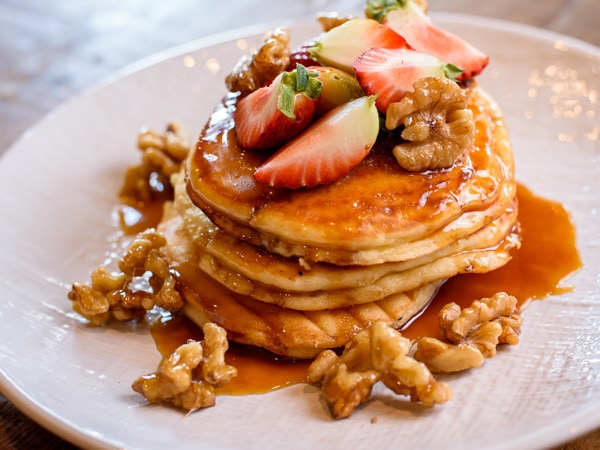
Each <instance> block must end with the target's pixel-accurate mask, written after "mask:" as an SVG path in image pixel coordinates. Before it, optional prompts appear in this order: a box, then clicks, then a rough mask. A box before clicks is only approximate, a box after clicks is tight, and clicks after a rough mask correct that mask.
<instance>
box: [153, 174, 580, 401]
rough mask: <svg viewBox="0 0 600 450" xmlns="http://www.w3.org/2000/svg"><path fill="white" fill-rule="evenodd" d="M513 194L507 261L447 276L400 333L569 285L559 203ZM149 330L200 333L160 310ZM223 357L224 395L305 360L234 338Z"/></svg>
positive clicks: (176, 341)
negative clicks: (458, 310) (486, 301)
mask: <svg viewBox="0 0 600 450" xmlns="http://www.w3.org/2000/svg"><path fill="white" fill-rule="evenodd" d="M517 195H518V199H519V220H520V223H521V231H522V245H521V248H520V249H519V250H516V251H514V252H513V254H512V259H511V261H510V262H509V263H508V264H506V265H505V266H504V267H502V268H500V269H497V270H495V271H492V272H488V273H485V274H463V275H458V276H456V277H453V278H451V279H450V280H448V281H447V282H446V283H445V284H444V285H443V286H442V288H441V289H440V291H439V292H438V294H437V295H436V297H435V298H434V299H433V301H432V302H431V304H430V305H429V306H428V307H427V309H426V310H425V311H424V312H423V313H422V314H421V315H420V316H419V317H417V318H416V319H415V320H413V321H412V322H411V323H410V324H409V325H408V326H407V327H405V329H403V330H402V334H403V335H404V336H406V337H408V338H410V339H414V338H417V337H419V336H432V337H437V338H440V339H441V338H442V336H441V334H440V331H439V328H438V312H439V310H440V309H441V308H442V307H443V306H444V305H445V304H446V303H449V302H456V303H458V304H459V305H460V306H461V307H463V308H464V307H467V306H469V305H470V304H471V303H472V302H473V301H474V300H477V299H480V298H484V297H490V296H492V295H493V294H495V293H496V292H500V291H504V292H507V293H509V294H512V295H514V296H515V297H517V299H518V301H519V305H520V308H521V311H522V310H523V309H524V308H525V307H526V306H527V304H528V303H529V302H530V301H532V300H536V299H543V298H545V297H547V296H548V295H556V294H560V293H562V292H566V291H568V290H571V289H572V288H571V287H568V286H567V287H565V286H562V285H561V282H562V281H563V280H564V278H565V277H566V276H568V275H569V274H570V273H572V272H573V271H575V270H577V269H578V268H580V267H581V259H580V257H579V252H578V251H577V248H576V245H575V229H574V228H573V224H572V223H571V220H570V217H569V214H568V212H567V211H566V210H565V209H564V207H563V206H562V205H561V204H560V203H557V202H554V201H551V200H547V199H544V198H541V197H539V196H536V195H535V194H533V193H532V192H531V191H530V190H529V189H527V188H526V187H525V186H523V185H519V188H518V193H517ZM525 326H526V324H525ZM151 333H152V336H153V338H154V340H155V342H156V346H157V349H158V350H159V351H160V353H161V354H163V355H166V354H169V353H171V352H172V351H173V350H175V348H177V346H179V345H181V344H183V343H185V342H186V341H187V340H188V339H197V340H199V339H202V332H201V330H200V329H199V328H198V327H197V326H196V325H195V324H193V323H192V322H191V321H190V320H188V319H187V318H185V317H183V316H179V315H164V316H162V317H161V318H160V319H159V320H157V321H156V322H154V324H153V325H152V327H151ZM226 362H227V363H228V364H231V365H233V366H235V367H236V368H237V369H238V376H237V377H236V378H234V379H233V381H232V382H231V383H229V384H228V385H227V386H224V387H223V388H221V389H220V390H219V391H218V392H219V393H221V394H228V395H244V394H257V393H264V392H268V391H271V390H275V389H279V388H282V387H285V386H289V385H292V384H298V383H302V382H305V381H306V377H307V376H306V374H307V369H308V366H309V364H310V361H294V360H288V359H285V358H281V357H276V356H274V355H272V354H270V353H268V352H266V351H263V350H259V349H253V348H248V347H245V346H239V345H237V344H231V345H230V349H229V351H228V352H227V354H226Z"/></svg>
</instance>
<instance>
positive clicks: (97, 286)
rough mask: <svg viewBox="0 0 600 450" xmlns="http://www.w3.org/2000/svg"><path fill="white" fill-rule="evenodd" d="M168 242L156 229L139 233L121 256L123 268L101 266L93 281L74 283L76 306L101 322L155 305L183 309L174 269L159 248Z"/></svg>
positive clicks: (141, 312) (141, 313)
mask: <svg viewBox="0 0 600 450" xmlns="http://www.w3.org/2000/svg"><path fill="white" fill-rule="evenodd" d="M165 244H166V240H165V237H164V236H163V235H162V234H160V233H159V232H158V231H156V230H154V229H148V230H145V231H144V232H142V233H140V234H138V236H136V238H135V239H134V240H133V242H132V243H131V244H130V245H129V247H128V248H127V250H126V252H125V253H124V254H123V256H122V257H121V258H120V259H119V269H120V272H114V273H112V272H110V271H109V270H108V269H107V268H106V267H105V266H100V267H98V268H96V269H95V270H94V271H92V273H91V276H90V281H91V284H90V285H86V284H80V283H73V286H72V288H71V291H69V294H68V297H69V300H71V301H72V302H73V304H72V306H73V310H75V311H76V312H77V313H79V314H81V315H82V316H84V317H85V318H86V319H88V320H89V321H90V323H92V324H93V325H101V324H103V323H104V322H106V321H107V320H108V319H109V317H110V316H111V314H112V315H113V316H114V317H115V318H116V319H117V320H130V319H134V318H139V317H143V316H144V315H145V314H146V311H149V310H150V309H152V308H153V307H154V306H155V305H156V306H159V307H161V308H163V309H166V310H167V311H179V310H180V309H182V308H183V305H184V301H183V299H182V298H181V295H180V294H179V292H177V290H176V289H175V284H176V280H175V273H174V271H173V270H172V269H171V268H169V266H168V264H167V261H166V260H165V258H164V256H163V255H162V253H161V252H160V248H161V247H162V246H164V245H165ZM142 284H147V286H141V285H142Z"/></svg>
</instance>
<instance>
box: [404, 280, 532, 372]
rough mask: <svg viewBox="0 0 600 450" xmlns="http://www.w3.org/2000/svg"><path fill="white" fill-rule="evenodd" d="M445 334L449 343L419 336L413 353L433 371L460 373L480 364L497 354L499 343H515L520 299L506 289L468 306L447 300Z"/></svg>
mask: <svg viewBox="0 0 600 450" xmlns="http://www.w3.org/2000/svg"><path fill="white" fill-rule="evenodd" d="M439 318H440V329H441V331H442V335H443V336H444V338H445V339H447V341H449V342H443V341H440V340H438V339H435V338H431V337H423V338H419V339H418V340H417V341H416V342H415V343H414V346H413V350H412V351H413V356H414V358H415V359H417V360H419V361H422V362H423V363H425V364H426V365H427V367H428V368H429V369H430V370H431V371H432V372H436V373H439V372H444V373H450V372H459V371H463V370H467V369H472V368H476V367H479V366H481V365H482V364H483V362H484V361H485V359H486V358H492V357H493V356H495V354H496V349H497V346H498V345H500V344H510V345H515V344H517V343H518V342H519V333H520V329H521V324H522V323H523V319H522V318H521V316H520V315H519V314H518V313H517V299H516V298H515V297H513V296H512V295H508V294H506V293H504V292H498V293H496V294H494V295H493V296H492V297H490V298H484V299H481V300H476V301H475V302H473V303H472V304H471V306H469V307H468V308H465V309H461V308H460V306H458V305H457V304H456V303H448V304H447V305H445V306H444V307H443V308H442V309H441V311H440V314H439Z"/></svg>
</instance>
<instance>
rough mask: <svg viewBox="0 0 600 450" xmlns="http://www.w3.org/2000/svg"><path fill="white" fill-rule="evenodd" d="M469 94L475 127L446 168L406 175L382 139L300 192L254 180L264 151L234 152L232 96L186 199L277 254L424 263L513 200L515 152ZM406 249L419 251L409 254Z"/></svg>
mask: <svg viewBox="0 0 600 450" xmlns="http://www.w3.org/2000/svg"><path fill="white" fill-rule="evenodd" d="M466 93H467V98H468V104H469V108H470V109H471V111H472V112H473V118H474V121H475V126H476V132H475V137H474V143H473V145H472V146H471V147H469V148H468V149H466V151H465V152H463V155H462V156H461V157H460V158H459V160H458V161H457V162H456V163H455V164H454V165H453V166H452V167H450V168H449V169H446V170H436V171H426V172H419V173H410V172H407V171H404V170H403V169H402V168H401V167H400V166H399V165H398V164H397V162H396V161H395V159H394V157H393V155H392V152H391V147H392V146H393V144H394V140H396V141H397V139H398V137H397V136H394V137H393V138H390V139H389V141H388V140H386V138H385V137H382V138H380V139H379V140H378V142H377V143H376V145H375V146H374V148H373V150H372V151H371V153H370V154H369V156H368V157H367V158H366V159H365V160H364V161H363V162H362V163H361V164H359V165H358V166H357V167H356V168H355V169H353V170H352V171H351V172H350V173H349V174H348V175H347V176H345V177H343V178H341V179H339V180H337V181H335V182H334V183H332V184H330V185H326V186H320V187H317V188H311V189H297V190H290V189H275V188H271V187H268V186H264V185H261V184H259V183H258V182H257V181H256V180H255V179H254V177H253V173H254V171H255V169H256V168H257V167H258V166H259V165H260V164H261V163H262V162H263V161H264V160H265V159H266V158H268V156H269V155H270V153H269V152H262V151H248V150H245V149H243V148H241V147H240V146H238V145H237V142H236V136H235V130H234V126H235V123H234V120H233V112H234V110H235V104H236V101H237V95H236V94H229V95H228V96H227V97H226V98H225V99H224V100H223V102H222V103H221V104H220V105H219V106H218V107H217V109H216V110H215V112H214V113H213V115H212V117H211V119H210V120H209V122H208V124H207V125H206V127H205V128H204V130H203V131H202V133H201V135H200V137H199V140H198V143H197V146H196V148H195V150H194V151H193V152H192V153H191V154H190V157H189V159H188V167H187V171H186V173H187V180H186V182H187V190H188V193H189V195H190V198H191V199H192V201H193V202H194V203H195V204H196V205H197V206H198V207H200V208H201V209H202V210H203V211H204V212H205V213H206V214H207V215H208V216H209V217H210V219H211V220H212V221H213V222H214V223H216V224H217V225H218V226H219V227H221V228H223V229H225V230H226V231H228V232H230V233H232V234H234V235H235V236H236V237H238V238H240V239H244V240H247V241H249V242H252V243H254V244H260V245H263V246H265V247H266V248H267V249H269V251H272V252H275V253H278V254H281V255H283V256H299V257H304V258H306V259H308V260H313V261H327V262H333V263H335V264H378V263H381V262H387V261H400V260H409V259H413V258H414V257H418V256H422V254H427V252H432V251H435V250H436V249H439V248H440V247H443V246H446V245H448V244H449V243H450V242H453V241H455V240H456V239H458V238H460V237H462V236H466V235H469V234H471V233H473V232H474V231H476V230H477V229H479V228H481V227H483V226H485V225H486V224H487V223H490V222H491V221H493V220H494V219H495V218H497V217H499V216H500V215H501V214H503V213H504V212H505V210H506V208H507V207H509V205H510V203H511V201H512V200H513V198H514V195H515V192H516V185H515V182H514V167H513V156H512V149H511V147H510V143H509V139H508V133H507V130H506V125H505V123H504V121H503V117H502V114H501V112H500V110H499V108H498V107H497V106H496V105H495V103H494V102H493V100H492V99H491V98H489V97H488V96H487V95H486V94H485V93H484V92H483V91H482V90H481V89H479V88H478V87H477V86H472V87H469V88H466ZM469 212H481V214H468V213H469ZM484 212H485V213H484ZM466 218H471V219H472V220H466ZM409 243H412V244H413V246H414V247H415V248H414V251H413V250H411V251H410V252H409V254H407V252H406V249H407V248H411V247H410V246H408V247H407V244H409ZM400 249H404V251H397V250H400ZM419 252H420V253H421V255H419Z"/></svg>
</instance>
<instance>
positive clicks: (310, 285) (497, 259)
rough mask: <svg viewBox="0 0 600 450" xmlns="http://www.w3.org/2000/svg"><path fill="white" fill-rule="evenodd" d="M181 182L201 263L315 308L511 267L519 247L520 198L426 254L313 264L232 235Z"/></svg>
mask: <svg viewBox="0 0 600 450" xmlns="http://www.w3.org/2000/svg"><path fill="white" fill-rule="evenodd" d="M173 184H174V186H175V208H176V210H177V213H178V214H179V215H181V217H183V218H188V219H187V220H185V219H184V220H183V224H182V226H183V227H184V228H185V231H186V233H187V235H188V236H190V241H191V242H190V245H191V246H193V247H194V249H195V255H197V259H196V260H195V263H196V264H197V265H198V267H199V268H201V269H202V270H203V271H204V272H205V273H206V274H208V275H209V276H210V277H211V278H212V279H214V280H216V281H217V282H219V283H220V284H222V285H223V286H225V287H226V288H228V289H229V290H231V291H232V292H235V293H237V294H242V295H246V296H249V297H251V298H253V299H255V300H260V301H263V302H266V303H272V304H276V305H279V306H282V307H285V308H291V309H297V310H303V311H311V310H312V311H314V310H322V309H331V308H340V307H346V306H352V305H357V304H364V303H367V302H372V301H377V300H381V299H383V298H385V297H388V296H390V295H392V294H397V293H401V292H405V291H410V290H412V289H416V288H419V287H420V286H422V285H423V284H427V283H430V282H433V281H437V280H441V279H445V278H449V277H452V276H454V275H457V274H459V273H464V272H467V271H468V272H470V273H477V272H481V271H483V272H486V271H489V270H493V269H495V268H498V267H500V266H502V265H504V264H505V263H506V262H507V261H508V259H509V258H510V254H509V251H510V250H511V249H512V248H513V247H514V246H515V245H518V236H517V234H516V230H515V223H516V218H517V210H516V202H514V201H513V203H512V204H511V207H510V208H508V209H507V210H506V212H505V213H504V214H503V215H501V216H500V217H499V218H498V219H496V220H495V221H493V222H492V223H490V224H488V225H487V226H485V227H483V228H481V229H480V230H478V231H477V232H475V233H473V234H471V235H470V236H467V237H465V238H462V239H458V240H456V241H454V242H453V243H452V244H450V245H448V246H446V247H444V248H441V249H439V250H437V251H436V252H434V253H432V254H429V255H426V256H424V257H421V258H416V259H414V260H410V261H403V262H391V263H383V264H378V265H369V266H358V265H355V266H336V265H332V264H329V263H318V262H317V263H310V264H308V263H306V262H304V261H302V260H300V259H299V258H295V257H282V256H280V255H276V254H273V253H270V252H268V251H267V250H266V249H264V248H262V247H258V246H255V245H252V244H250V243H248V242H245V241H242V240H239V239H237V238H236V237H234V236H232V235H229V234H228V233H226V232H224V231H223V230H221V229H220V228H219V227H217V226H216V225H214V224H213V223H212V222H211V221H210V220H209V219H208V218H207V217H206V216H204V214H203V212H202V211H201V210H199V209H198V208H197V207H195V205H194V204H193V203H192V202H191V201H190V199H189V197H188V196H187V195H186V191H185V187H184V183H183V176H181V175H180V176H178V177H177V179H175V180H174V181H173ZM194 236H195V238H194Z"/></svg>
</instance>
